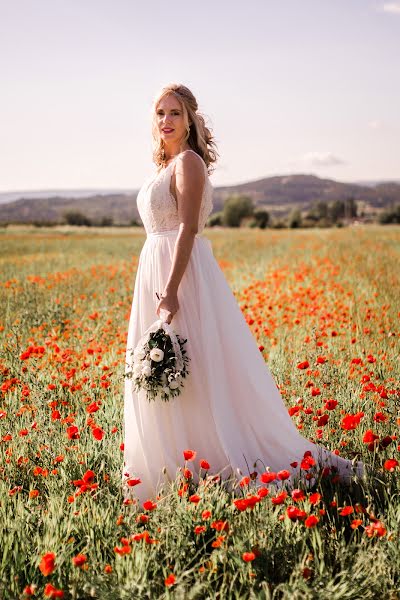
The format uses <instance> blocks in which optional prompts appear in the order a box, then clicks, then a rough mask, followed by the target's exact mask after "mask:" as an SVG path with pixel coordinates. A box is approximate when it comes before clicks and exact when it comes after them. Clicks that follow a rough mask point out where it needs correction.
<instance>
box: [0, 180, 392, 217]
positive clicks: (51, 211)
mask: <svg viewBox="0 0 400 600" xmlns="http://www.w3.org/2000/svg"><path fill="white" fill-rule="evenodd" d="M41 193H42V192H35V193H30V194H29V195H28V196H27V197H24V198H19V199H18V200H14V201H12V202H5V203H3V204H0V223H21V222H24V223H27V222H28V223H29V222H41V221H46V222H61V221H62V219H63V213H64V212H65V211H68V210H79V211H80V212H82V213H83V214H85V215H86V216H87V217H88V218H89V219H91V220H92V221H93V222H98V221H100V220H101V218H102V217H111V218H112V219H113V221H114V223H115V224H129V223H130V222H131V221H132V220H133V219H135V220H137V221H140V218H139V214H138V211H137V206H136V196H137V191H135V192H123V193H122V192H121V190H119V191H118V192H107V191H105V192H104V191H102V192H101V193H100V192H97V193H90V191H89V190H87V191H85V192H84V193H82V191H81V192H80V195H79V197H76V196H75V194H77V193H78V191H77V190H75V191H73V190H72V191H70V192H62V193H60V194H55V195H50V196H48V197H34V196H35V194H36V195H37V196H38V195H39V194H41ZM232 194H245V195H248V196H251V198H252V199H253V201H254V203H255V204H256V205H258V206H265V207H266V208H267V209H268V210H269V211H270V212H271V213H275V214H279V215H281V214H282V215H283V214H286V213H287V212H289V211H290V209H291V208H293V207H298V208H299V209H300V210H307V209H308V208H310V207H311V205H312V203H313V202H315V201H322V202H330V201H332V200H346V199H347V198H349V197H353V198H354V199H355V200H356V201H359V202H361V203H362V204H363V206H364V207H368V208H369V210H370V211H374V210H375V209H377V210H378V212H379V210H381V209H382V208H385V207H387V206H391V205H395V204H400V183H397V182H383V183H378V184H376V185H360V184H356V183H342V182H339V181H335V180H332V179H322V178H320V177H317V176H315V175H307V174H296V175H283V176H275V177H265V178H262V179H257V180H255V181H249V182H246V183H242V184H238V185H231V186H219V187H215V188H214V194H213V199H214V210H213V212H216V211H218V210H221V209H222V208H223V205H224V202H225V200H226V198H227V197H228V196H230V195H232Z"/></svg>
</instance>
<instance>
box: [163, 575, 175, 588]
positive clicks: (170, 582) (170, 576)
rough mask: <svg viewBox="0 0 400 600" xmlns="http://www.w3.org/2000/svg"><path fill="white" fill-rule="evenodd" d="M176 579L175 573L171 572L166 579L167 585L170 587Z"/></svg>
mask: <svg viewBox="0 0 400 600" xmlns="http://www.w3.org/2000/svg"><path fill="white" fill-rule="evenodd" d="M175 581H176V577H175V575H174V574H173V573H171V574H170V575H168V577H167V578H166V579H164V583H165V585H166V586H167V587H169V586H170V585H174V583H175Z"/></svg>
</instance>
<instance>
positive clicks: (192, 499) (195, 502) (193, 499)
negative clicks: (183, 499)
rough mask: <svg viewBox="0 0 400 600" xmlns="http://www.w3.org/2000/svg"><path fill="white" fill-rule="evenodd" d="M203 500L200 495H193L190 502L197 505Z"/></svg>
mask: <svg viewBox="0 0 400 600" xmlns="http://www.w3.org/2000/svg"><path fill="white" fill-rule="evenodd" d="M200 500H201V498H200V496H199V495H198V494H192V495H191V496H189V502H193V503H194V504H197V503H198V502H200Z"/></svg>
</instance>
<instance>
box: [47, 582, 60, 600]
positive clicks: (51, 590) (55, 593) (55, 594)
mask: <svg viewBox="0 0 400 600" xmlns="http://www.w3.org/2000/svg"><path fill="white" fill-rule="evenodd" d="M43 594H44V595H45V596H46V597H47V598H64V592H63V591H62V590H58V589H57V588H55V587H54V585H51V583H46V585H45V586H44V590H43Z"/></svg>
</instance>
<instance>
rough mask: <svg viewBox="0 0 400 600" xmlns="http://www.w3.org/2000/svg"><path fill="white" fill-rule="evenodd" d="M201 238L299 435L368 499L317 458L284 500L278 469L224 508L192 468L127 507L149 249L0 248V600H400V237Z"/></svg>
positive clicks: (205, 467)
mask: <svg viewBox="0 0 400 600" xmlns="http://www.w3.org/2000/svg"><path fill="white" fill-rule="evenodd" d="M204 233H205V235H206V236H207V237H208V238H209V239H210V240H211V242H212V246H213V252H214V256H215V258H216V260H217V261H218V263H219V265H220V267H221V269H222V270H223V272H224V274H225V277H226V278H227V280H228V282H229V284H230V286H231V288H232V290H233V292H234V294H235V296H236V298H237V301H238V303H239V305H240V308H241V310H242V312H243V314H244V316H245V318H246V320H247V323H248V326H249V327H250V329H251V330H252V333H253V335H254V336H255V338H256V340H257V343H258V345H259V349H260V352H261V353H262V355H263V357H264V359H265V361H266V363H267V364H268V367H269V369H270V370H271V373H272V375H273V376H274V379H275V382H276V384H277V386H278V387H279V390H280V392H281V394H282V396H283V398H284V400H285V403H286V405H287V408H288V411H289V414H290V416H291V418H292V419H293V421H294V422H295V424H296V426H297V427H298V428H299V429H300V430H301V431H302V435H304V436H306V437H307V438H308V439H310V440H312V441H314V442H316V443H321V444H323V445H324V446H326V447H327V448H329V449H330V450H332V451H334V452H335V453H336V454H340V455H341V456H343V457H345V458H350V459H353V458H354V459H355V460H362V461H363V462H364V464H365V466H366V475H365V479H363V480H356V479H355V480H354V481H353V482H352V483H351V485H350V486H348V487H345V486H343V485H340V483H339V482H338V480H337V476H336V475H335V473H334V472H333V471H329V469H327V470H318V469H317V468H316V465H315V464H313V460H312V457H310V456H305V457H303V461H302V463H301V469H302V473H303V478H302V479H300V480H299V481H298V486H297V487H296V489H294V490H292V491H287V490H286V488H285V479H286V478H287V476H288V472H287V471H279V472H278V473H273V472H271V470H268V469H267V470H265V471H258V472H257V471H254V472H252V473H250V474H249V476H245V477H243V479H242V480H241V481H240V482H238V484H237V485H236V487H235V489H234V490H233V491H232V490H230V491H228V489H227V488H226V487H225V486H224V484H223V483H224V482H222V481H220V479H219V478H218V475H217V474H216V473H214V472H213V465H212V464H211V465H210V464H209V463H208V457H207V456H200V455H199V454H198V453H197V450H196V448H182V465H181V467H180V470H178V472H177V477H176V480H175V481H174V482H171V483H170V484H168V485H165V486H164V488H163V489H162V490H160V494H159V495H158V496H157V497H153V498H149V499H148V500H147V501H146V502H145V503H144V504H143V505H142V506H137V505H136V504H135V502H134V500H126V501H124V500H123V495H122V489H121V469H122V460H123V458H122V457H123V388H124V361H125V350H126V336H127V329H128V321H129V316H130V310H131V304H132V294H133V286H134V280H135V273H136V268H137V264H138V258H139V253H140V249H141V247H142V245H143V242H144V240H145V234H144V231H143V230H142V229H139V228H120V229H117V228H108V229H106V228H99V229H95V228H90V230H88V229H85V228H83V227H82V228H72V227H63V228H59V229H57V228H55V229H46V228H24V227H20V228H15V229H11V228H9V229H3V230H1V231H0V247H1V254H0V261H1V274H0V299H1V302H0V336H1V355H0V387H1V393H0V457H1V463H0V472H1V477H0V547H1V550H0V598H2V599H3V598H4V599H5V600H8V599H26V598H65V599H66V600H67V599H68V600H69V599H79V600H86V599H89V598H98V599H101V600H118V599H129V600H132V599H136V598H143V599H154V598H176V599H185V600H187V599H193V600H194V599H206V598H210V599H211V598H212V599H214V598H217V599H219V600H223V599H226V598H234V599H239V598H240V599H247V598H248V599H274V600H275V599H285V600H286V599H290V600H292V599H296V600H297V599H299V600H300V599H302V600H303V599H317V598H318V599H319V600H320V599H324V600H332V599H334V600H338V599H339V600H341V599H343V600H344V599H350V600H352V599H355V598H363V599H364V600H367V599H371V600H375V599H377V598H379V599H380V600H381V599H390V600H397V599H400V539H399V534H400V501H399V497H400V496H399V495H400V484H399V475H400V453H399V450H400V436H399V426H400V364H399V358H400V325H399V323H400V277H399V271H400V269H399V265H400V227H397V226H387V227H379V226H359V227H349V228H332V229H313V230H306V229H303V230H254V229H250V228H248V229H247V228H245V229H237V230H235V229H226V230H224V229H207V230H205V232H204ZM195 467H196V468H198V467H201V474H202V476H201V479H200V482H199V484H195V483H194V481H193V477H192V475H193V469H194V468H195ZM312 477H315V479H316V482H315V483H314V484H313V485H312V486H308V485H307V482H308V481H310V480H311V478H312ZM274 482H280V483H281V485H280V487H279V489H278V488H277V487H275V486H274ZM130 485H131V489H132V494H133V495H134V489H135V486H136V485H140V482H138V481H136V480H132V481H131V483H130Z"/></svg>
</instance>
